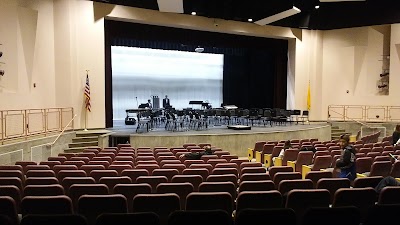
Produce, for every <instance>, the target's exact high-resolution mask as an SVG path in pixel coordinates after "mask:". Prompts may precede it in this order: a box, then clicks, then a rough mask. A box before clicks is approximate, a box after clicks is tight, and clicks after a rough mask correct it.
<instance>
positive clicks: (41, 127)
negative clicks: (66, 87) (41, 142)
mask: <svg viewBox="0 0 400 225" xmlns="http://www.w3.org/2000/svg"><path fill="white" fill-rule="evenodd" d="M73 115H74V109H73V108H72V107H64V108H59V107H57V108H45V109H12V110H0V144H4V143H5V142H6V141H10V140H13V139H20V138H24V139H25V140H26V139H27V138H28V137H32V136H35V135H45V136H47V135H48V134H51V133H54V132H61V131H62V130H63V132H64V131H65V130H68V129H71V128H72V129H73V126H74V122H73V121H72V122H69V123H68V125H67V126H66V127H63V126H64V121H67V119H71V118H72V117H73ZM68 126H69V127H68ZM63 128H64V129H63Z"/></svg>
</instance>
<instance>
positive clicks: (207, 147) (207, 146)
mask: <svg viewBox="0 0 400 225" xmlns="http://www.w3.org/2000/svg"><path fill="white" fill-rule="evenodd" d="M204 151H205V152H212V151H211V146H209V145H206V146H204Z"/></svg>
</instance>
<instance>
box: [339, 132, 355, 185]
mask: <svg viewBox="0 0 400 225" xmlns="http://www.w3.org/2000/svg"><path fill="white" fill-rule="evenodd" d="M339 143H340V146H341V147H342V149H343V153H342V155H341V157H340V159H339V160H338V161H336V165H335V168H336V169H338V170H340V174H339V177H340V178H348V179H349V180H354V179H356V150H355V148H354V147H353V146H351V145H350V144H349V143H350V136H349V135H348V134H343V135H341V136H340V140H339Z"/></svg>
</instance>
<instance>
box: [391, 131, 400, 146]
mask: <svg viewBox="0 0 400 225" xmlns="http://www.w3.org/2000/svg"><path fill="white" fill-rule="evenodd" d="M399 138H400V132H397V131H394V132H393V134H392V139H393V143H392V145H394V144H396V143H397V141H398V140H399Z"/></svg>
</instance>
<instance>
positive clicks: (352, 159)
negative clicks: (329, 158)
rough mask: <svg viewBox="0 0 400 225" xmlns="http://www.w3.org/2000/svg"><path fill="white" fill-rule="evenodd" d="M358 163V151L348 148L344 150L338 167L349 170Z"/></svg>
mask: <svg viewBox="0 0 400 225" xmlns="http://www.w3.org/2000/svg"><path fill="white" fill-rule="evenodd" d="M355 163H356V150H355V148H353V146H350V145H348V146H346V147H345V148H344V149H343V153H342V156H341V157H340V159H339V160H338V161H337V162H336V167H337V168H340V169H349V168H351V167H353V166H355Z"/></svg>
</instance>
